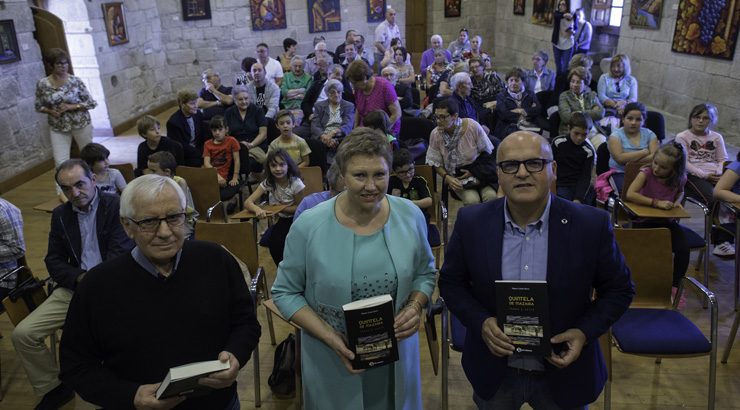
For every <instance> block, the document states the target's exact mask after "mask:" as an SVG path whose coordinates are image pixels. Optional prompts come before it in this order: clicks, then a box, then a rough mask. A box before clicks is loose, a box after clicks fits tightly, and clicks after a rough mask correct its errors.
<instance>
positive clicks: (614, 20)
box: [609, 0, 624, 27]
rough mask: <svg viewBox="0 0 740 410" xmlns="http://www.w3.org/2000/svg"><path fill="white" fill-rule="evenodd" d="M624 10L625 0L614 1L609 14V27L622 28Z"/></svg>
mask: <svg viewBox="0 0 740 410" xmlns="http://www.w3.org/2000/svg"><path fill="white" fill-rule="evenodd" d="M623 9H624V0H612V7H611V12H610V13H609V25H610V26H612V27H620V26H621V25H622V10H623Z"/></svg>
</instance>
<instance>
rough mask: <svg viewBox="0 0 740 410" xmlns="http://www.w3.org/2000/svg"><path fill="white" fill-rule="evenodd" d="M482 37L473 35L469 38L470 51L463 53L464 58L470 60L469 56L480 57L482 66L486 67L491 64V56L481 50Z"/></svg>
mask: <svg viewBox="0 0 740 410" xmlns="http://www.w3.org/2000/svg"><path fill="white" fill-rule="evenodd" d="M482 45H483V37H481V36H473V37H471V38H470V51H467V52H465V53H463V59H464V60H466V61H467V60H470V59H471V58H476V57H477V58H480V60H481V61H482V62H483V66H484V68H486V69H488V68H490V66H491V56H489V55H488V54H487V53H484V52H483V49H482V47H481V46H482Z"/></svg>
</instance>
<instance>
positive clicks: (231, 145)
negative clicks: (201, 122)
mask: <svg viewBox="0 0 740 410" xmlns="http://www.w3.org/2000/svg"><path fill="white" fill-rule="evenodd" d="M228 133H229V127H228V126H227V125H226V120H225V119H224V117H222V116H220V115H217V116H215V117H213V118H211V134H213V138H212V139H210V140H208V141H206V143H205V145H204V146H203V167H205V168H216V171H218V185H219V187H220V188H221V190H220V191H221V201H224V202H225V201H230V203H229V204H228V205H227V209H228V211H229V213H231V212H232V211H233V210H234V208H236V202H235V200H236V201H238V198H236V194H238V193H239V189H241V184H240V183H239V172H238V171H235V170H239V169H240V168H239V167H240V166H241V165H240V163H239V149H240V148H239V141H237V140H236V138H234V137H232V136H230V135H226V134H228ZM232 165H233V167H232Z"/></svg>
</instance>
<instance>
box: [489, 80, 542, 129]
mask: <svg viewBox="0 0 740 410" xmlns="http://www.w3.org/2000/svg"><path fill="white" fill-rule="evenodd" d="M523 79H524V71H523V70H522V69H521V68H518V67H514V68H512V69H511V70H510V71H509V72H508V73H507V74H506V90H505V91H503V92H501V94H499V95H498V96H497V97H496V117H497V118H498V123H496V129H495V131H494V132H493V135H494V136H495V137H496V138H499V139H504V138H505V137H506V136H507V135H509V134H511V133H512V132H514V131H517V130H535V129H537V128H539V126H537V125H536V121H537V116H538V115H539V114H540V112H541V111H542V107H541V106H540V103H539V101H538V100H537V96H536V95H535V94H534V93H532V92H531V91H528V90H525V89H524V82H523Z"/></svg>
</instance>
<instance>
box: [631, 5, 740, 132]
mask: <svg viewBox="0 0 740 410" xmlns="http://www.w3.org/2000/svg"><path fill="white" fill-rule="evenodd" d="M629 3H630V2H625V14H624V15H623V16H622V29H621V31H620V38H619V45H618V48H617V52H619V53H624V54H627V55H629V56H630V57H631V58H632V72H633V75H635V77H637V79H638V80H639V84H640V88H639V94H640V100H641V101H642V102H644V103H645V104H647V105H648V106H650V107H655V108H657V109H659V110H662V111H666V112H668V113H670V114H672V115H675V116H677V117H680V119H681V122H682V123H683V124H682V125H683V127H684V128H685V126H686V119H687V118H688V115H689V112H690V111H691V108H692V107H693V106H694V105H696V104H700V103H704V102H707V101H709V102H712V103H714V104H715V105H716V106H717V109H718V110H719V125H718V127H717V130H718V132H720V133H721V134H722V135H724V136H725V139H726V140H727V141H728V142H730V143H732V144H733V145H736V146H737V145H740V98H738V92H739V91H740V55H739V54H738V48H737V47H736V48H735V55H734V59H733V60H732V61H726V60H718V59H712V58H706V57H699V56H691V55H688V54H679V53H674V52H672V51H671V43H672V41H673V31H674V29H675V26H676V15H677V12H678V10H677V9H678V2H670V3H668V4H664V5H663V19H662V21H661V22H660V30H657V31H653V30H640V29H632V28H630V26H629V15H628V14H627V13H628V10H629V6H630V5H629Z"/></svg>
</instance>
